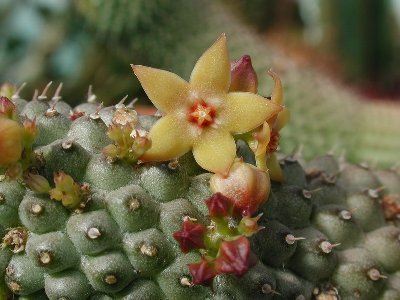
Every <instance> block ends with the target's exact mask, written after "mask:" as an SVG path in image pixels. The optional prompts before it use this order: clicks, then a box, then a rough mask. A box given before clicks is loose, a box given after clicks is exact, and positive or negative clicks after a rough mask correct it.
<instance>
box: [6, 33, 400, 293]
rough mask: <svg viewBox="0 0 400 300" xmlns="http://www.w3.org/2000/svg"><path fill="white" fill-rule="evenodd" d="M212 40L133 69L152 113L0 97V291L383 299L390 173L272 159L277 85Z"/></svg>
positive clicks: (395, 214) (394, 186)
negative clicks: (186, 56) (187, 58)
mask: <svg viewBox="0 0 400 300" xmlns="http://www.w3.org/2000/svg"><path fill="white" fill-rule="evenodd" d="M226 43H227V42H226V37H225V35H222V36H221V37H220V38H219V39H218V40H217V41H216V42H215V43H214V44H213V45H212V46H211V47H210V48H209V49H207V50H206V51H205V53H204V54H203V55H202V56H201V57H200V59H199V61H198V62H197V64H196V66H195V68H194V70H193V72H192V76H191V78H190V81H189V82H187V81H185V80H183V79H182V78H180V77H178V76H177V75H174V74H172V73H170V72H167V71H162V70H158V69H153V68H148V67H144V66H137V65H134V66H133V70H134V72H135V74H136V76H137V77H138V78H139V81H140V82H141V84H142V85H143V87H144V90H145V91H146V93H147V95H148V97H149V98H150V100H151V101H153V103H154V104H155V106H156V107H157V108H158V109H159V111H158V113H157V114H156V115H140V114H138V113H137V112H136V111H135V110H134V108H133V107H132V106H131V105H124V104H123V103H119V104H117V105H115V106H112V107H102V106H101V105H100V104H99V103H96V102H94V101H91V102H90V103H85V104H80V105H78V106H77V107H75V108H73V109H72V108H70V107H69V105H68V104H66V103H65V102H63V101H61V100H60V99H59V97H55V98H54V97H53V99H51V100H47V97H46V94H47V89H48V87H46V88H45V89H44V91H43V92H42V94H41V95H40V96H38V95H37V94H36V95H35V96H34V99H33V100H32V101H29V102H28V101H24V100H23V99H21V98H20V97H19V95H18V93H17V92H16V91H14V92H13V93H14V96H11V99H10V98H8V97H5V96H3V97H2V98H1V102H0V133H1V135H0V159H1V160H0V166H1V167H2V170H3V172H2V173H3V174H4V175H1V177H0V236H1V239H2V240H1V241H2V243H1V248H0V297H1V299H7V297H10V299H12V298H13V297H14V298H15V297H16V296H18V297H19V299H70V300H72V299H91V300H94V299H252V298H254V299H288V300H289V299H296V300H301V299H313V298H314V299H354V298H355V299H365V300H368V299H381V300H388V299H399V297H400V286H399V280H400V279H399V278H400V277H399V276H400V273H399V272H400V263H399V262H400V243H399V237H400V228H399V216H400V202H399V197H398V194H399V193H400V190H399V187H400V175H399V173H398V172H397V171H396V170H375V169H371V168H369V167H367V166H366V165H365V164H361V165H354V164H350V163H347V162H345V161H343V160H337V159H335V158H334V157H333V156H332V155H330V154H327V155H322V156H319V157H316V158H314V159H313V160H311V161H309V162H304V160H303V159H302V158H301V157H298V156H297V155H289V156H284V155H282V154H281V153H280V152H278V147H277V144H278V143H279V141H280V139H279V138H278V137H279V134H278V131H279V130H280V129H282V127H283V125H285V123H286V122H287V120H288V112H287V108H286V107H284V106H283V89H282V84H281V81H280V79H279V77H278V75H277V74H276V73H274V72H272V71H270V72H269V73H270V75H271V77H272V78H273V81H274V88H273V91H272V94H271V96H270V97H263V96H260V95H258V94H256V93H257V90H258V84H257V82H258V79H257V76H256V75H255V72H254V70H253V68H252V66H251V61H250V59H249V57H248V56H244V57H242V59H240V60H238V61H234V62H232V63H230V62H231V60H230V57H229V53H228V50H227V44H226ZM56 93H58V92H56ZM191 150H192V151H191ZM192 152H193V153H192Z"/></svg>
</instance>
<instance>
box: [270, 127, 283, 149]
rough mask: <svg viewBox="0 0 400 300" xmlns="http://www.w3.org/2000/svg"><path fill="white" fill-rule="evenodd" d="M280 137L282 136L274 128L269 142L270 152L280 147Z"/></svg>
mask: <svg viewBox="0 0 400 300" xmlns="http://www.w3.org/2000/svg"><path fill="white" fill-rule="evenodd" d="M279 138H280V135H279V132H278V131H275V130H272V131H271V138H270V140H269V143H268V152H269V153H271V152H275V151H276V150H277V149H278V146H279Z"/></svg>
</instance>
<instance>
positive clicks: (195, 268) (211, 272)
mask: <svg viewBox="0 0 400 300" xmlns="http://www.w3.org/2000/svg"><path fill="white" fill-rule="evenodd" d="M188 266H189V270H190V273H191V274H192V279H193V280H192V282H193V284H202V285H211V283H212V280H213V279H214V277H215V276H216V275H217V272H216V271H215V268H214V266H213V265H212V264H211V263H210V262H208V261H207V260H206V259H204V258H202V259H201V261H200V262H199V263H194V264H188Z"/></svg>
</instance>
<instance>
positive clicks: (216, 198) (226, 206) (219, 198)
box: [205, 193, 233, 218]
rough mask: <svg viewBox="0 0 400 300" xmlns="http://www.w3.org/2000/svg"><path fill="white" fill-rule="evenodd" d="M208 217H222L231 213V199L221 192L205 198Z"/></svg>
mask: <svg viewBox="0 0 400 300" xmlns="http://www.w3.org/2000/svg"><path fill="white" fill-rule="evenodd" d="M205 202H206V205H207V208H208V215H209V216H210V218H221V217H222V218H224V217H228V216H231V215H232V209H233V201H232V200H231V199H229V198H228V197H225V196H224V195H222V194H221V193H216V194H213V195H212V196H211V197H210V198H208V199H206V200H205Z"/></svg>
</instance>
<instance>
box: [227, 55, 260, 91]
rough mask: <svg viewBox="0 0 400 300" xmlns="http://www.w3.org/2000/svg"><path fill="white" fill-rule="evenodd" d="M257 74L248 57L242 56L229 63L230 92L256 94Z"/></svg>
mask: <svg viewBox="0 0 400 300" xmlns="http://www.w3.org/2000/svg"><path fill="white" fill-rule="evenodd" d="M257 85H258V80H257V74H256V72H255V71H254V68H253V65H252V64H251V58H250V56H249V55H243V56H242V57H241V58H239V59H238V60H235V61H233V62H231V86H230V88H229V90H230V91H235V92H251V93H257Z"/></svg>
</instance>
